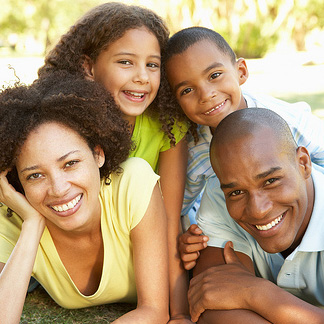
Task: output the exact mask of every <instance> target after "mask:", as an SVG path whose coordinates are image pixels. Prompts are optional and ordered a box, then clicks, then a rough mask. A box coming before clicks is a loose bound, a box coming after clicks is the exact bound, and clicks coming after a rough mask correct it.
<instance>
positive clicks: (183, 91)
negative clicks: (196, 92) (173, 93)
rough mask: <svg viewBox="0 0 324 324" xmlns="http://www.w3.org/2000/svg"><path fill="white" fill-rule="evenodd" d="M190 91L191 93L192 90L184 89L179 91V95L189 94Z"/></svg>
mask: <svg viewBox="0 0 324 324" xmlns="http://www.w3.org/2000/svg"><path fill="white" fill-rule="evenodd" d="M191 91H192V88H186V89H184V90H182V91H181V93H180V95H181V96H184V95H186V94H188V93H190V92H191Z"/></svg>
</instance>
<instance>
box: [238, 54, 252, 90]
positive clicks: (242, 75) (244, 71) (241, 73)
mask: <svg viewBox="0 0 324 324" xmlns="http://www.w3.org/2000/svg"><path fill="white" fill-rule="evenodd" d="M236 65H237V71H238V77H239V84H240V86H241V85H242V84H243V83H245V81H246V80H247V79H248V77H249V70H248V68H247V65H246V61H245V59H244V58H239V59H238V60H237V61H236Z"/></svg>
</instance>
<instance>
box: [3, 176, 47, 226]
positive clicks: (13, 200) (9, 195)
mask: <svg viewBox="0 0 324 324" xmlns="http://www.w3.org/2000/svg"><path fill="white" fill-rule="evenodd" d="M8 171H9V170H6V171H3V172H1V173H0V202H2V203H3V204H5V205H6V206H7V207H9V208H10V209H12V210H13V211H14V212H15V213H16V214H18V215H19V216H20V217H21V218H22V220H24V221H26V220H27V219H32V218H38V219H39V218H44V217H43V216H42V215H41V214H40V213H39V212H38V211H37V210H36V209H35V208H33V207H32V206H31V205H30V203H29V202H28V200H27V199H26V197H25V196H24V195H22V194H21V193H19V192H17V191H16V190H15V188H14V187H13V186H12V185H11V184H10V183H9V182H8V179H7V174H8Z"/></svg>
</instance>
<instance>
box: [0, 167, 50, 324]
mask: <svg viewBox="0 0 324 324" xmlns="http://www.w3.org/2000/svg"><path fill="white" fill-rule="evenodd" d="M6 174H7V172H2V173H1V174H0V201H1V202H3V203H4V204H5V205H6V206H9V207H10V208H11V209H13V210H14V211H16V212H17V213H18V214H19V216H20V217H21V218H22V219H23V220H24V222H23V224H22V229H21V233H20V236H19V239H18V241H17V244H16V246H15V247H14V249H13V251H12V253H11V255H10V257H9V260H8V261H7V263H6V264H4V263H1V264H0V271H1V274H0V292H1V293H0V323H5V324H11V323H19V321H20V316H21V313H22V309H23V306H24V302H25V297H26V292H27V288H28V283H29V280H30V276H31V273H32V270H33V265H34V262H35V257H36V253H37V248H38V245H39V241H40V239H41V236H42V233H43V231H44V228H45V219H44V217H43V216H41V215H40V214H39V213H38V212H37V211H36V210H35V209H34V208H32V207H31V206H30V204H29V203H28V201H27V200H26V198H25V197H24V196H23V195H21V194H20V193H17V192H16V191H15V190H14V188H13V187H12V186H11V185H10V184H9V183H8V181H7V178H6Z"/></svg>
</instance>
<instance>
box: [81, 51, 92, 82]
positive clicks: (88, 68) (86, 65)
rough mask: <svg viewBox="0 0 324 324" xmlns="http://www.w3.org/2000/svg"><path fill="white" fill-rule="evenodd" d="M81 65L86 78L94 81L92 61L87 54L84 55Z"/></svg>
mask: <svg viewBox="0 0 324 324" xmlns="http://www.w3.org/2000/svg"><path fill="white" fill-rule="evenodd" d="M82 67H83V70H84V72H85V78H86V79H87V80H91V81H94V74H93V61H92V59H91V58H90V57H89V56H88V55H84V61H83V63H82Z"/></svg>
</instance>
